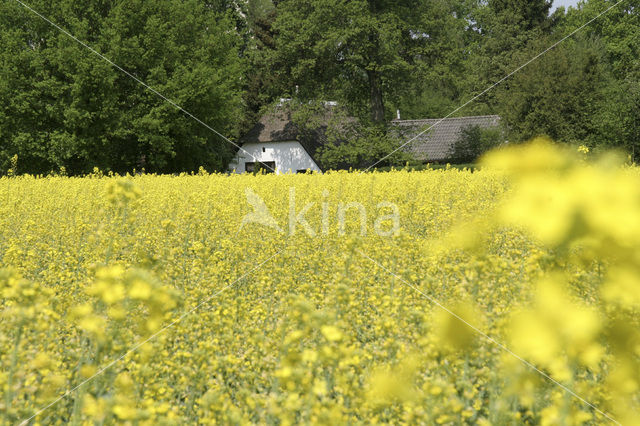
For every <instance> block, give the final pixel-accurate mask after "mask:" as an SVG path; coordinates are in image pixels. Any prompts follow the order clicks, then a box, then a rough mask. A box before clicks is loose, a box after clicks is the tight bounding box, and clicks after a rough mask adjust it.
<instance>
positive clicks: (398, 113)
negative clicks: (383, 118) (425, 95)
mask: <svg viewBox="0 0 640 426" xmlns="http://www.w3.org/2000/svg"><path fill="white" fill-rule="evenodd" d="M396 115H397V117H398V118H397V120H400V110H399V109H398V110H396Z"/></svg>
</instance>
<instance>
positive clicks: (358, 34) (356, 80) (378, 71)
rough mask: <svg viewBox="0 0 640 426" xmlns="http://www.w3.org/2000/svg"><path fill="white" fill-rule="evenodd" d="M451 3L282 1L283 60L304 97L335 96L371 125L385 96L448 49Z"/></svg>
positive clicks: (379, 118)
mask: <svg viewBox="0 0 640 426" xmlns="http://www.w3.org/2000/svg"><path fill="white" fill-rule="evenodd" d="M448 3H449V2H445V1H444V0H438V1H431V2H424V1H419V0H402V1H393V2H392V1H387V0H353V1H342V0H283V1H281V2H278V5H277V18H276V22H275V24H274V28H275V30H276V46H277V50H278V59H279V65H280V66H281V67H282V69H284V70H285V75H286V77H287V80H288V82H289V84H290V87H294V86H298V87H299V90H300V93H299V95H300V96H301V97H302V98H309V99H312V98H320V97H323V96H324V97H329V96H330V97H334V98H335V99H336V100H340V101H342V102H343V103H346V104H347V105H349V106H350V108H351V109H352V110H353V111H354V112H355V113H357V114H358V115H360V116H365V115H366V114H363V113H364V112H365V111H368V115H369V118H370V120H371V121H372V122H374V123H378V124H379V123H382V122H383V121H384V120H385V97H387V96H389V97H393V96H394V94H395V93H397V92H398V91H399V90H400V89H401V88H402V87H405V86H407V80H408V79H409V78H410V76H411V72H412V71H415V70H416V69H417V65H418V64H420V63H429V62H430V61H431V62H436V61H437V60H438V58H440V57H442V56H444V55H446V52H445V51H444V49H443V47H444V46H446V45H447V44H448V43H449V40H448V39H447V37H446V36H447V34H448V28H449V25H448V24H450V23H451V22H452V21H455V19H456V18H454V16H453V14H452V9H451V7H450V5H449V4H448Z"/></svg>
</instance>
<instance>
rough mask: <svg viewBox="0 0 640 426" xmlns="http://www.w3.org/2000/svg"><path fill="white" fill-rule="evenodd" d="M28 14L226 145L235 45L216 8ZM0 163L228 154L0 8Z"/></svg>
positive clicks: (11, 8)
mask: <svg viewBox="0 0 640 426" xmlns="http://www.w3.org/2000/svg"><path fill="white" fill-rule="evenodd" d="M30 4H31V5H32V6H33V8H34V9H36V10H38V11H39V12H41V13H42V14H43V15H45V16H47V17H48V18H49V19H51V20H52V21H53V22H55V23H57V24H58V25H60V26H61V27H63V28H65V29H67V30H68V31H69V32H71V33H72V34H74V35H75V36H76V37H78V38H79V39H80V40H83V41H85V42H87V43H88V44H89V45H90V46H92V47H93V48H94V49H96V50H97V51H99V52H101V53H102V54H104V55H105V56H106V57H108V58H109V59H111V60H112V61H113V62H115V63H116V64H118V65H120V66H122V67H123V68H124V69H126V70H127V71H128V72H130V73H131V74H133V75H134V76H136V77H137V78H139V79H140V80H142V81H145V82H147V83H148V84H149V85H150V86H152V87H153V88H155V89H156V90H157V91H159V92H160V93H162V94H164V95H165V96H167V97H168V98H170V99H172V100H174V101H175V102H176V103H177V104H179V105H181V106H183V107H184V108H185V109H186V110H188V111H190V112H191V113H193V114H194V115H195V116H196V117H198V118H200V119H201V120H202V121H204V122H205V123H208V124H209V125H211V126H212V127H214V128H216V129H218V130H220V131H221V132H223V133H225V134H227V135H229V136H231V135H233V134H234V131H235V124H234V123H235V122H236V121H237V120H236V118H237V116H238V112H239V108H240V101H241V85H242V74H243V71H244V70H243V64H242V61H241V59H240V58H239V54H238V46H239V43H240V37H239V35H238V32H237V31H236V29H235V28H236V26H235V25H234V19H233V16H232V14H231V12H230V9H229V8H228V7H226V6H225V7H222V6H220V5H218V6H215V4H212V3H205V2H201V1H197V0H186V1H178V0H171V1H165V2H146V1H142V0H132V1H127V2H106V1H98V0H95V1H89V2H84V3H82V5H80V4H78V3H77V2H72V1H71V0H56V1H52V2H45V1H41V0H37V1H32V2H30ZM0 100H1V103H0V104H1V106H0V161H2V162H3V163H4V165H3V166H4V167H3V168H4V169H5V170H6V161H7V159H8V158H9V157H11V156H13V155H14V154H18V157H19V158H20V165H21V170H22V171H23V172H31V173H46V172H48V171H50V170H57V169H59V168H60V167H65V168H66V169H67V171H69V172H70V173H85V172H88V171H90V170H91V169H92V168H93V167H94V166H97V167H100V168H101V169H105V170H113V171H118V172H124V171H130V170H132V169H133V168H135V167H137V168H140V167H146V169H147V170H149V171H158V172H177V171H183V170H187V171H188V170H197V168H198V167H199V166H200V165H202V166H205V167H207V168H209V169H223V168H224V167H225V166H226V163H227V161H228V160H229V158H230V157H231V156H232V155H233V149H232V148H233V147H232V146H229V144H228V143H227V142H225V141H224V140H222V139H221V138H220V137H218V136H216V135H215V134H214V133H212V132H211V131H210V130H208V129H206V128H205V127H203V126H202V125H201V124H198V123H197V122H196V121H194V120H193V119H192V118H189V117H187V116H186V115H185V114H183V113H182V112H180V111H179V110H178V109H176V108H175V107H174V106H172V105H171V104H169V103H167V102H166V101H164V100H162V99H160V98H159V97H158V96H156V95H155V94H153V93H151V92H150V91H148V90H146V89H145V88H144V87H142V86H140V85H139V84H138V83H137V82H136V81H134V80H133V79H131V78H130V77H128V76H127V75H125V74H123V73H122V72H120V71H118V70H117V69H115V68H114V67H112V66H111V65H109V64H108V63H107V62H105V61H104V60H102V59H100V58H98V57H97V56H96V55H94V54H92V53H91V52H90V51H89V50H87V49H86V48H84V47H82V46H81V45H79V44H78V43H76V42H75V41H73V40H72V39H71V38H69V37H68V36H67V35H65V34H62V33H61V32H60V31H58V30H57V29H56V28H54V27H53V26H51V25H50V24H48V23H46V22H45V21H43V20H42V19H40V18H39V17H37V16H35V15H34V14H32V13H31V12H29V11H27V10H26V9H24V8H23V7H21V6H20V5H18V4H17V3H15V2H3V3H2V4H0Z"/></svg>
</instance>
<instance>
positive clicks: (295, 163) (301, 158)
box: [229, 107, 322, 174]
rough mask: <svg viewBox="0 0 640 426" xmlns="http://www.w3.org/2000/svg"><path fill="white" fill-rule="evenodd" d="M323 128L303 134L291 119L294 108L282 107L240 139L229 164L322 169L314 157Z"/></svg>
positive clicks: (285, 170) (236, 167)
mask: <svg viewBox="0 0 640 426" xmlns="http://www.w3.org/2000/svg"><path fill="white" fill-rule="evenodd" d="M321 132H322V129H320V130H318V131H317V132H316V133H317V134H316V135H312V136H311V137H304V138H303V137H300V134H299V131H298V129H297V126H296V125H295V124H294V123H293V121H292V119H291V111H290V109H289V108H286V107H279V108H277V109H275V110H273V111H271V112H269V113H267V114H265V115H263V116H262V117H261V118H260V121H259V122H258V123H257V124H256V125H255V126H254V127H253V128H252V129H251V130H250V131H249V132H248V133H247V134H246V135H245V136H244V137H242V138H241V139H240V143H241V147H242V149H240V150H239V151H238V152H237V154H236V156H235V158H234V159H233V161H232V162H231V164H230V165H229V168H230V169H232V170H235V171H236V173H244V172H249V173H251V172H255V171H257V170H258V169H263V170H264V171H265V172H272V171H275V172H276V173H278V174H280V173H305V172H307V171H308V170H310V171H321V169H320V167H319V166H318V163H317V162H316V160H315V159H314V157H315V154H316V151H317V150H318V148H319V147H320V146H321V144H322V143H321V139H322V135H321V134H320V133H321Z"/></svg>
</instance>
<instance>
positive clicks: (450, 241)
mask: <svg viewBox="0 0 640 426" xmlns="http://www.w3.org/2000/svg"><path fill="white" fill-rule="evenodd" d="M485 164H486V166H485V167H483V168H482V169H481V170H478V171H474V172H471V171H468V170H455V169H447V170H426V171H423V172H408V171H405V170H398V171H392V172H390V173H347V172H331V173H326V174H324V175H319V174H300V175H284V176H274V175H260V174H258V175H233V176H228V175H223V174H207V173H206V172H205V171H204V170H202V171H200V172H199V173H198V174H197V175H186V174H183V175H180V176H156V175H138V176H126V177H118V176H105V175H104V174H103V173H101V172H100V171H99V170H96V171H95V172H94V173H93V174H92V175H90V176H87V177H86V178H70V177H66V176H49V177H33V176H18V177H3V178H0V199H2V200H3V201H4V202H3V203H2V204H0V295H1V297H2V299H1V300H0V364H1V365H2V366H3V367H2V369H1V371H0V393H1V397H0V418H2V420H0V421H5V422H6V423H9V424H13V423H19V422H20V421H22V420H25V419H28V418H30V417H31V416H32V415H34V414H35V413H37V412H38V411H39V409H41V408H43V407H46V406H47V405H49V404H50V403H52V402H54V401H55V403H54V404H53V405H51V406H50V407H48V408H47V409H45V410H43V411H42V412H38V414H37V416H36V417H35V418H34V419H33V421H34V422H37V423H40V424H50V423H51V424H63V423H75V424H117V423H118V424H119V423H124V424H141V425H145V424H149V425H152V424H153V425H155V424H192V423H200V424H265V423H266V424H283V425H287V424H297V423H324V424H344V423H353V424H363V423H408V424H413V423H422V424H487V425H488V424H516V423H525V424H583V423H593V424H596V423H601V422H604V421H606V420H607V418H606V417H605V415H604V414H603V412H605V413H607V415H610V416H612V417H614V418H616V419H618V420H620V421H629V419H634V418H637V415H636V416H635V417H634V413H638V412H639V411H638V398H639V395H640V394H639V388H638V386H639V377H638V371H640V365H639V362H638V357H639V356H640V332H638V330H639V327H638V309H639V308H640V307H639V304H640V295H639V293H638V288H639V286H638V278H637V277H638V271H639V270H640V255H639V253H640V251H639V250H638V248H639V247H640V228H639V226H640V225H639V224H640V220H638V219H640V193H639V191H640V185H638V179H639V178H640V173H639V172H638V171H637V169H635V168H630V167H622V166H620V165H619V164H617V163H616V160H615V159H611V158H604V159H602V160H601V161H600V162H594V163H589V162H587V161H586V160H585V159H584V158H581V156H580V155H579V153H577V152H575V150H572V152H569V151H565V150H562V149H560V148H557V147H555V146H554V145H552V144H550V143H548V142H543V141H538V142H536V143H534V144H533V145H530V146H526V147H520V148H516V149H515V150H514V151H512V150H510V149H508V150H503V151H500V152H497V153H495V154H492V156H490V157H488V158H487V159H486V163H485ZM292 188H294V189H295V202H296V207H295V211H294V213H293V215H294V217H295V216H298V215H299V214H302V213H300V212H301V211H302V210H301V209H302V208H303V207H304V206H307V205H311V207H310V208H309V209H308V210H307V211H306V213H305V216H304V220H305V221H306V222H307V223H308V226H309V227H310V228H312V229H313V230H315V231H316V232H315V235H312V234H309V233H306V232H302V231H299V232H296V233H294V234H287V233H286V232H279V231H278V228H279V229H281V230H286V229H287V228H288V227H287V224H288V223H289V220H290V217H291V210H290V208H289V207H290V206H289V202H290V196H291V194H292V193H293V191H292ZM247 193H251V194H254V195H255V196H256V197H254V198H255V199H257V197H259V199H260V200H261V201H263V202H264V207H265V209H264V211H267V210H268V212H269V214H270V215H271V216H273V218H272V220H271V219H270V225H277V226H263V225H260V223H244V224H243V217H245V215H247V214H248V213H251V209H252V207H251V206H250V205H249V204H248V202H247V195H246V194H247ZM355 203H358V205H359V206H362V208H363V209H365V210H366V212H367V213H369V215H370V217H369V218H368V219H367V220H366V221H361V210H359V209H355V208H351V209H346V208H345V206H349V205H355ZM380 205H387V206H390V205H395V206H397V208H398V216H399V219H400V220H399V229H398V232H395V233H392V234H390V235H389V236H388V237H386V236H381V235H380V234H379V233H378V232H376V229H375V226H376V221H375V220H370V219H371V216H375V215H377V214H381V213H380V211H381V210H380V207H379V206H380ZM385 214H386V213H385ZM338 217H342V218H343V219H344V220H343V221H337V220H335V218H338ZM326 218H330V220H326ZM363 224H364V226H365V227H366V230H367V232H362V227H363ZM363 255H366V256H363ZM263 262H264V264H263ZM258 266H259V267H258ZM390 272H392V273H390ZM434 301H436V302H437V304H436V303H434ZM438 304H440V306H438ZM443 307H445V308H446V309H443ZM452 314H453V315H452ZM165 327H168V328H165ZM487 336H490V337H491V338H493V339H495V341H497V342H501V343H504V345H505V346H506V347H508V348H510V349H511V350H513V352H514V353H516V354H518V355H519V356H521V357H522V358H523V359H526V360H527V361H529V362H530V363H531V364H532V365H534V366H535V367H536V368H537V369H539V370H540V371H541V372H543V373H544V374H547V375H549V376H550V377H552V378H553V379H554V380H557V381H558V382H559V383H562V384H563V385H564V386H566V387H567V389H571V390H572V392H574V393H575V394H576V395H579V396H580V397H581V398H583V399H584V400H586V401H588V402H589V403H591V404H593V405H594V406H595V407H597V408H598V409H599V410H601V411H598V410H596V409H595V408H593V407H591V406H589V405H587V404H585V403H584V401H582V400H581V399H579V398H576V397H575V396H573V395H572V394H570V393H568V392H566V391H565V390H564V389H563V388H561V387H559V386H558V385H557V384H555V383H553V382H551V381H549V380H547V379H546V378H545V377H543V376H542V375H541V374H540V373H539V372H537V371H535V370H534V369H532V368H530V367H529V366H527V365H525V364H523V362H521V360H518V359H517V358H514V357H513V356H511V355H510V354H508V353H506V352H505V351H504V350H503V349H502V348H501V347H499V346H497V345H496V344H495V342H494V341H492V340H490V339H487V338H486V337H487ZM147 339H148V340H147ZM132 349H133V350H132ZM70 389H74V390H73V392H69V393H65V392H67V391H68V390H70ZM61 396H63V398H61V399H59V400H57V399H58V398H59V397H61Z"/></svg>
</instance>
